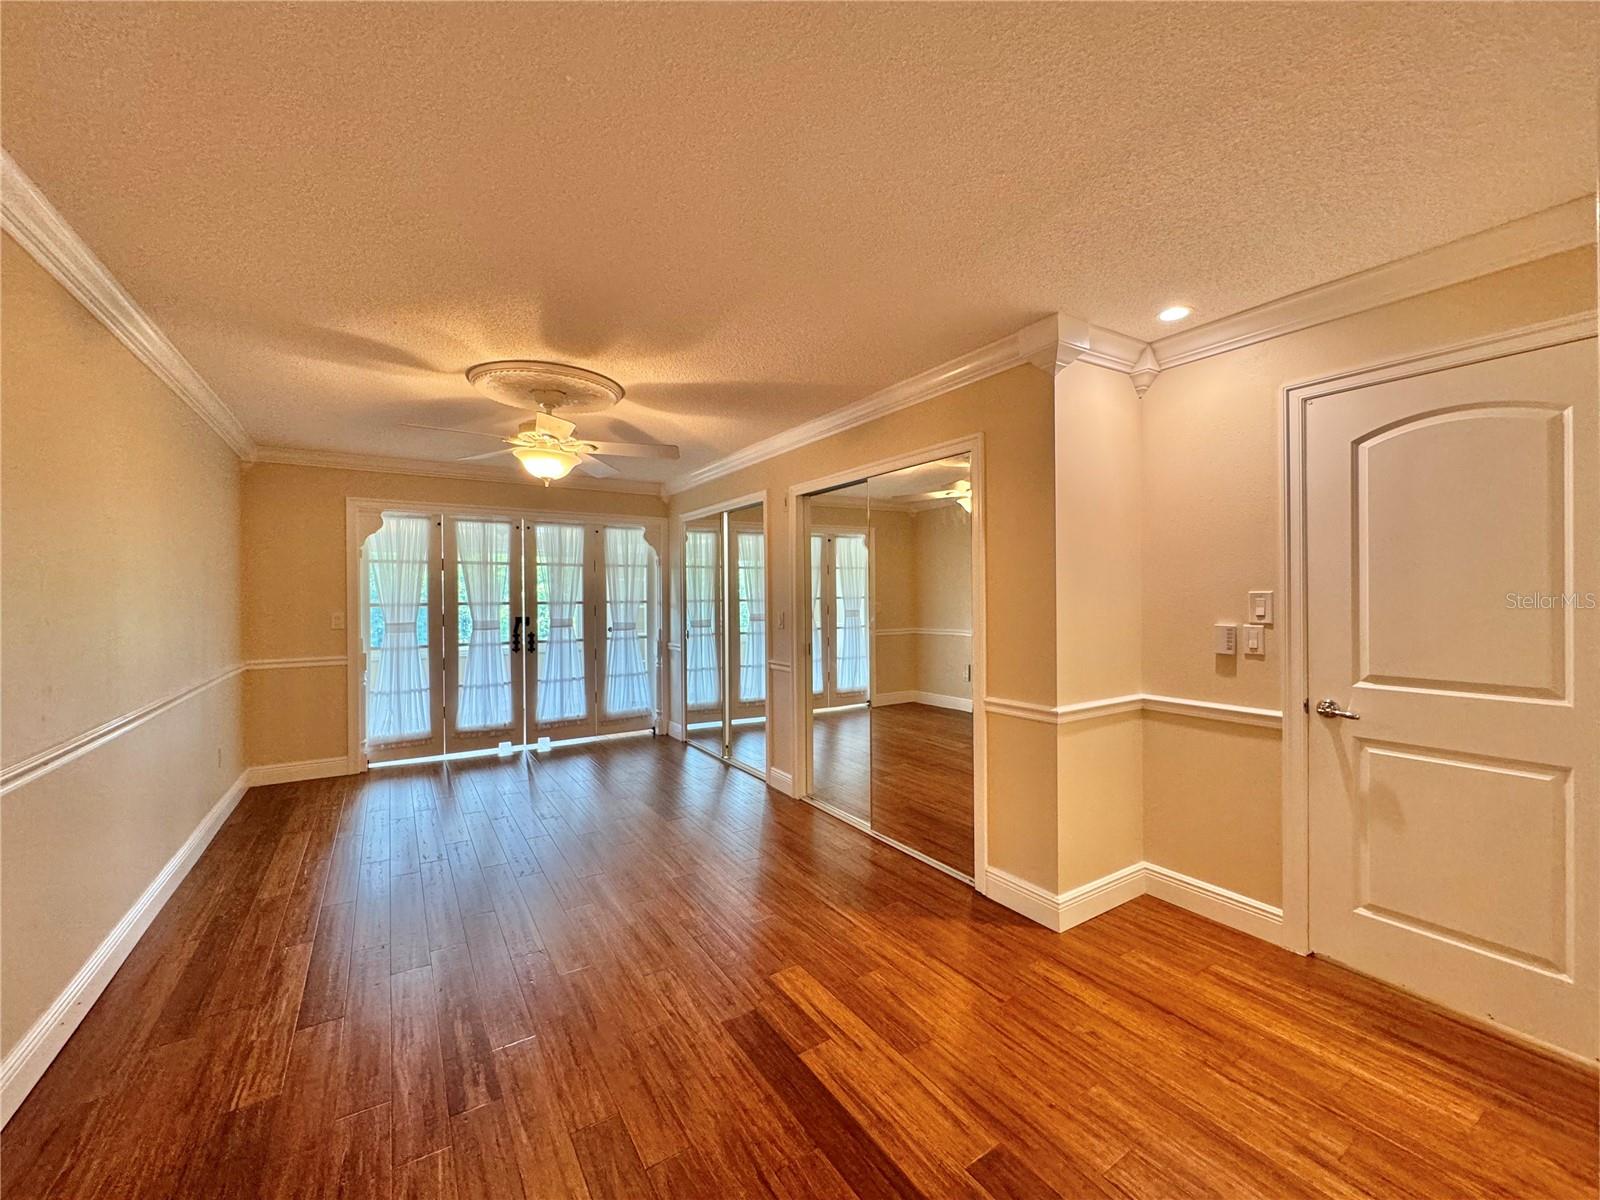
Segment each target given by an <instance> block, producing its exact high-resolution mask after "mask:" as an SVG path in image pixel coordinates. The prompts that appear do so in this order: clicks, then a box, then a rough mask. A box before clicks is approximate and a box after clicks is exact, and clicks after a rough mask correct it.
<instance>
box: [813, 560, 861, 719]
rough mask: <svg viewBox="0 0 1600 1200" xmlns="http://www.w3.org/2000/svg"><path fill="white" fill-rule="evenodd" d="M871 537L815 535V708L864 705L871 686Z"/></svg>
mask: <svg viewBox="0 0 1600 1200" xmlns="http://www.w3.org/2000/svg"><path fill="white" fill-rule="evenodd" d="M867 578H868V571H867V535H866V534H865V533H828V532H821V533H813V534H812V535H811V694H812V697H813V700H814V707H815V708H836V707H839V706H842V705H846V704H862V703H865V701H866V699H867V693H868V687H869V684H870V682H871V670H872V655H871V653H870V650H869V646H870V644H871V643H870V638H871V628H870V621H869V617H868V611H869V609H868V605H869V597H868V594H867V593H868V583H867Z"/></svg>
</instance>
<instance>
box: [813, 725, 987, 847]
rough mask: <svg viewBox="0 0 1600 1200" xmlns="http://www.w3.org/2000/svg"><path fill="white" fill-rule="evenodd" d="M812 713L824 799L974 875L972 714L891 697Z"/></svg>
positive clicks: (816, 778)
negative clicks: (867, 704) (897, 701)
mask: <svg viewBox="0 0 1600 1200" xmlns="http://www.w3.org/2000/svg"><path fill="white" fill-rule="evenodd" d="M811 720H812V745H813V751H812V752H813V755H814V763H815V765H814V767H813V769H812V776H813V778H812V791H813V793H814V794H815V795H816V796H817V798H818V799H821V800H823V801H826V802H827V803H828V804H831V805H833V806H834V807H835V808H837V809H840V810H842V811H844V812H847V813H851V814H853V815H855V816H857V817H860V818H861V819H862V820H863V821H867V822H869V823H870V824H871V825H872V828H873V829H875V830H876V831H877V832H879V833H881V834H883V835H884V836H885V837H891V838H893V839H894V840H895V841H897V842H899V843H901V844H902V845H905V846H910V847H912V848H913V849H915V850H920V851H921V852H922V853H923V854H926V855H927V856H928V857H929V858H933V859H937V860H938V861H939V862H942V863H944V864H945V865H946V866H949V867H954V868H955V869H956V870H957V871H960V872H961V873H962V874H963V875H968V876H970V875H971V874H972V714H971V713H964V712H956V711H954V710H952V709H947V708H935V707H933V706H932V705H930V704H889V705H883V706H878V705H874V706H873V707H872V708H866V707H861V708H847V709H839V710H835V711H833V712H821V713H816V714H814V715H813V717H812V719H811ZM869 771H870V773H871V774H870V787H869V775H868V772H869Z"/></svg>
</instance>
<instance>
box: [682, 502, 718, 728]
mask: <svg viewBox="0 0 1600 1200" xmlns="http://www.w3.org/2000/svg"><path fill="white" fill-rule="evenodd" d="M722 594H723V589H722V516H721V514H714V515H712V516H709V517H701V518H698V519H696V520H694V521H690V522H688V523H687V524H686V526H685V528H684V546H683V619H684V630H683V697H684V729H685V732H686V734H687V736H688V740H689V744H690V745H691V746H695V747H697V748H699V749H701V750H704V751H706V752H707V753H708V754H715V755H717V756H718V757H719V758H720V757H721V756H722V748H723V744H724V739H723V712H722V681H723V675H724V673H725V664H726V662H727V658H728V656H727V653H726V647H725V646H724V644H723V643H724V638H723V619H722Z"/></svg>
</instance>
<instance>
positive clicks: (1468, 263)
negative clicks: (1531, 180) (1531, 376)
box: [1151, 196, 1595, 371]
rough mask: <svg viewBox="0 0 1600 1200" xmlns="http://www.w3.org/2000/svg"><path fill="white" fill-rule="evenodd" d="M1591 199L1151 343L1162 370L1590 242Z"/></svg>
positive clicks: (1592, 229)
mask: <svg viewBox="0 0 1600 1200" xmlns="http://www.w3.org/2000/svg"><path fill="white" fill-rule="evenodd" d="M1594 240H1595V198H1594V197H1593V196H1579V197H1577V198H1576V199H1574V200H1569V201H1567V202H1566V203H1565V204H1558V205H1556V206H1555V207H1554V208H1547V209H1545V210H1544V211H1543V212H1537V213H1533V214H1531V215H1529V216H1526V217H1522V218H1520V219H1518V220H1515V221H1511V222H1508V223H1507V224H1505V225H1497V226H1495V227H1494V228H1493V229H1485V230H1483V231H1482V232H1481V233H1474V234H1469V235H1468V236H1466V237H1464V238H1459V239H1457V240H1456V241H1453V242H1447V243H1445V244H1444V245H1443V246H1436V247H1434V248H1433V249H1432V250H1424V251H1422V252H1421V253H1419V254H1413V255H1411V256H1410V257H1408V258H1401V259H1397V260H1395V261H1394V262H1391V263H1385V264H1383V265H1382V266H1378V267H1373V268H1372V269H1371V270H1367V271H1359V272H1357V273H1356V274H1354V275H1346V276H1345V277H1344V278H1343V279H1335V280H1333V281H1332V282H1331V283H1324V284H1319V285H1317V286H1316V287H1312V288H1307V289H1306V290H1305V291H1302V292H1296V293H1294V294H1293V295H1291V296H1284V297H1283V298H1282V299H1279V300H1272V301H1269V302H1268V303H1266V304H1260V305H1257V306H1256V307H1255V308H1251V309H1247V310H1245V311H1244V312H1241V313H1235V314H1234V315H1233V316H1230V317H1223V318H1221V319H1220V320H1216V321H1211V322H1209V323H1208V324H1205V325H1200V326H1197V327H1195V328H1194V329H1185V330H1183V331H1182V332H1181V333H1169V334H1168V335H1167V336H1165V337H1161V338H1157V339H1156V340H1155V341H1154V342H1152V343H1151V348H1152V349H1153V350H1154V351H1155V358H1156V361H1157V362H1158V363H1159V364H1160V366H1159V368H1158V369H1160V370H1163V371H1164V370H1166V369H1168V368H1170V367H1176V366H1179V365H1181V364H1183V363H1187V362H1194V361H1195V360H1196V359H1200V358H1208V357H1210V356H1211V355H1213V354H1224V353H1226V352H1227V351H1229V350H1237V349H1239V348H1240V347H1242V346H1249V345H1253V344H1254V343H1256V342H1264V341H1266V340H1267V339H1268V338H1275V337H1281V336H1282V335H1284V334H1286V333H1294V332H1296V331H1298V330H1301V329H1309V328H1310V327H1311V326H1313V325H1321V324H1324V323H1325V322H1328V321H1336V320H1338V319H1339V318H1340V317H1349V316H1354V315H1355V314H1356V313H1359V312H1366V311H1367V310H1368V309H1372V308H1378V307H1380V306H1381V305H1384V304H1393V303H1395V302H1396V301H1398V300H1406V299H1409V298H1410V297H1412V296H1420V295H1422V294H1423V293H1424V292H1432V291H1436V290H1438V289H1439V288H1443V287H1449V286H1450V285H1451V284H1455V283H1462V282H1464V281H1466V280H1468V279H1476V278H1478V277H1480V276H1483V275H1491V274H1493V273H1494V272H1496V271H1504V270H1506V269H1508V268H1510V267H1515V266H1520V265H1521V264H1523V263H1527V262H1533V261H1534V260H1535V259H1540V258H1547V257H1549V256H1550V255H1552V254H1560V253H1561V252H1562V251H1564V250H1575V249H1577V248H1578V247H1580V246H1588V245H1592V244H1593V243H1594Z"/></svg>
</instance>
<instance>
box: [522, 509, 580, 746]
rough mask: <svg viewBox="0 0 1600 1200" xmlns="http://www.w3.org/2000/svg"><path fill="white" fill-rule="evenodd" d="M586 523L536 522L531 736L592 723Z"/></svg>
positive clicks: (564, 732)
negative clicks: (586, 590)
mask: <svg viewBox="0 0 1600 1200" xmlns="http://www.w3.org/2000/svg"><path fill="white" fill-rule="evenodd" d="M585 533H586V531H585V529H584V527H583V526H582V525H556V524H548V525H547V524H535V525H534V526H533V537H532V538H531V539H530V541H531V549H532V552H533V566H532V571H531V573H532V575H533V581H534V582H533V612H532V617H533V636H534V667H533V680H532V685H533V691H534V698H533V704H532V710H533V711H532V720H531V722H530V724H531V725H532V726H533V729H532V730H530V735H529V736H530V737H533V736H544V737H551V736H556V737H562V736H564V737H581V736H583V735H584V734H585V733H586V732H590V731H591V730H588V729H583V728H576V727H577V726H580V725H583V724H584V723H587V724H588V725H590V726H592V725H593V723H594V712H593V709H592V707H591V706H590V703H589V696H590V683H589V655H588V641H587V637H586V630H585V625H584V600H585V596H584V582H585V576H586V574H587V572H586V571H585V554H584V549H585V540H586V539H585Z"/></svg>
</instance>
